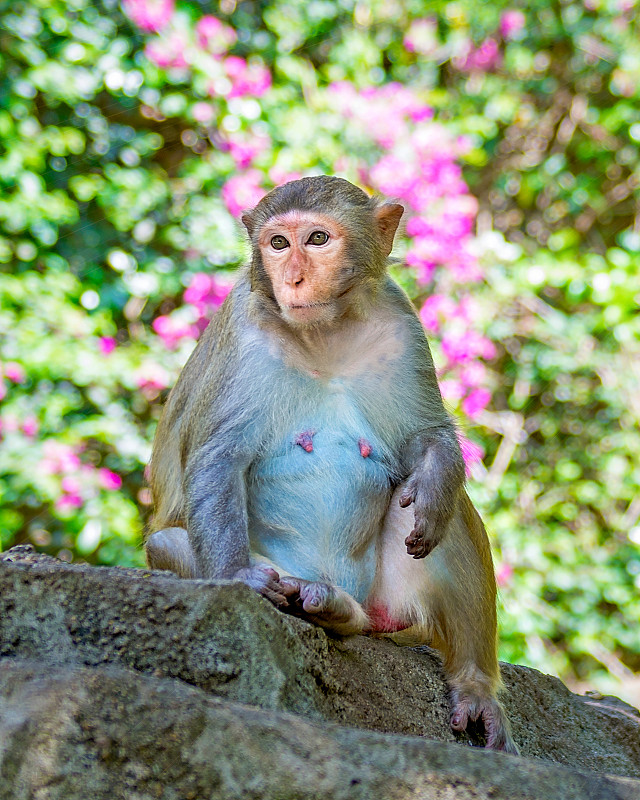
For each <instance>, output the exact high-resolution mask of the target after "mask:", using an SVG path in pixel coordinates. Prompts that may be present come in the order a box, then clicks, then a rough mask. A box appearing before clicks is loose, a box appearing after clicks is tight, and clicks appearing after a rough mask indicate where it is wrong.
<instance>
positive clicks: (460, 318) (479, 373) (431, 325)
mask: <svg viewBox="0 0 640 800" xmlns="http://www.w3.org/2000/svg"><path fill="white" fill-rule="evenodd" d="M476 316H477V312H476V309H475V304H474V302H473V300H472V298H471V297H469V296H468V295H467V296H463V297H462V298H461V299H460V300H459V301H457V300H454V299H453V298H452V297H451V296H450V295H445V294H441V293H438V292H434V293H433V294H432V295H430V296H429V297H427V299H426V300H425V302H424V304H423V306H422V308H421V310H420V319H421V320H422V324H423V325H424V327H425V328H426V330H427V331H429V332H432V333H439V334H440V344H441V349H442V353H443V355H444V356H445V358H446V363H445V365H444V367H443V369H442V373H443V374H444V375H445V376H446V377H443V379H442V380H441V381H440V388H441V391H442V394H443V397H444V398H445V399H446V400H448V401H450V402H453V403H458V402H460V401H462V410H463V411H464V413H465V414H466V415H467V416H468V417H471V418H474V417H475V416H477V415H478V414H479V413H480V412H481V411H483V410H484V409H485V408H486V406H487V405H488V404H489V401H490V400H491V393H490V392H489V390H488V389H487V388H486V387H485V386H484V385H483V384H484V383H486V378H487V371H486V367H485V366H484V364H483V361H486V360H490V359H492V358H495V355H496V347H495V345H494V343H493V342H492V341H491V340H490V339H488V338H487V337H486V336H483V335H482V334H480V333H479V332H478V331H476V330H474V329H473V324H474V319H475V318H476Z"/></svg>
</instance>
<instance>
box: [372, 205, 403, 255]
mask: <svg viewBox="0 0 640 800" xmlns="http://www.w3.org/2000/svg"><path fill="white" fill-rule="evenodd" d="M403 213H404V206H401V205H400V204H399V203H383V204H382V205H381V206H378V208H376V210H375V212H374V216H375V218H376V222H377V223H378V231H379V233H380V239H381V240H382V248H383V250H384V254H385V256H388V255H389V253H390V252H391V250H392V248H393V237H394V236H395V235H396V231H397V230H398V225H399V224H400V219H401V218H402V215H403Z"/></svg>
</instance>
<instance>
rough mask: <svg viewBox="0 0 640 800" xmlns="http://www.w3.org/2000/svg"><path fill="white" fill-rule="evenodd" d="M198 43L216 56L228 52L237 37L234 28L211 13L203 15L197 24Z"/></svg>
mask: <svg viewBox="0 0 640 800" xmlns="http://www.w3.org/2000/svg"><path fill="white" fill-rule="evenodd" d="M196 36H197V37H198V44H199V45H200V47H202V48H203V49H204V50H208V51H209V53H211V54H212V55H214V56H220V55H222V54H223V53H226V52H227V50H228V49H229V48H230V47H232V46H233V45H234V44H235V42H236V39H237V36H236V32H235V31H234V30H233V28H230V27H229V26H228V25H225V24H224V23H223V22H220V20H219V19H218V18H217V17H213V16H211V15H210V14H207V15H205V16H204V17H201V18H200V19H199V20H198V22H197V24H196Z"/></svg>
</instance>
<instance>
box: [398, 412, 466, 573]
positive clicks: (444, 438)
mask: <svg viewBox="0 0 640 800" xmlns="http://www.w3.org/2000/svg"><path fill="white" fill-rule="evenodd" d="M403 460H404V462H405V463H406V464H408V465H411V467H410V471H409V478H408V480H407V482H406V485H405V488H404V491H403V492H402V494H401V496H400V500H399V502H400V505H401V506H402V508H406V507H407V506H409V505H411V504H412V503H413V505H414V517H415V524H414V527H413V530H412V531H411V533H410V534H409V536H407V538H406V539H405V544H406V546H407V552H408V553H409V555H412V556H413V557H414V558H424V557H425V556H427V555H429V553H430V552H431V551H432V550H433V548H434V547H436V545H438V544H439V543H440V542H441V541H442V539H443V538H444V536H445V534H446V532H447V528H448V526H449V522H450V521H451V518H452V517H453V514H454V512H455V509H456V506H457V504H458V500H459V495H460V491H461V490H462V488H463V486H464V477H465V473H464V461H463V458H462V453H461V452H460V446H459V444H458V440H457V437H456V433H455V429H454V427H453V424H451V423H450V424H449V425H443V426H441V427H434V428H430V429H428V430H424V431H421V432H419V433H417V434H416V435H415V436H413V437H412V438H411V439H410V440H409V442H407V445H406V447H405V450H404V453H403Z"/></svg>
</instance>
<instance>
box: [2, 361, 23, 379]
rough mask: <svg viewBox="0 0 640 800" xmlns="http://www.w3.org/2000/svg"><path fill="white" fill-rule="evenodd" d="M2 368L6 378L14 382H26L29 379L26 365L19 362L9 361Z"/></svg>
mask: <svg viewBox="0 0 640 800" xmlns="http://www.w3.org/2000/svg"><path fill="white" fill-rule="evenodd" d="M2 369H3V371H4V375H5V378H8V379H9V380H10V381H12V382H13V383H24V382H25V380H26V379H27V374H26V372H25V371H24V367H23V366H22V365H21V364H17V363H16V362H15V361H8V362H7V363H6V364H4V365H3V367H2Z"/></svg>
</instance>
